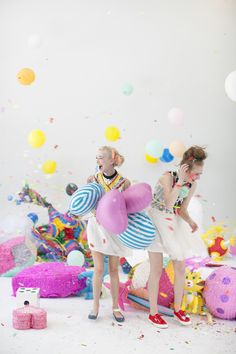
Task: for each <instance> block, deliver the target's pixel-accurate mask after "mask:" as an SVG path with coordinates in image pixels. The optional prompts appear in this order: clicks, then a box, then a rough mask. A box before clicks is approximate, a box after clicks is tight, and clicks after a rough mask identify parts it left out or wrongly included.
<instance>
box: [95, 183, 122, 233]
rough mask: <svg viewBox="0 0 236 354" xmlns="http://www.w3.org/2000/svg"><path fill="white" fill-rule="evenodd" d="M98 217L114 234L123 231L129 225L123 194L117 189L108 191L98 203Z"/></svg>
mask: <svg viewBox="0 0 236 354" xmlns="http://www.w3.org/2000/svg"><path fill="white" fill-rule="evenodd" d="M96 218H97V221H98V222H99V223H100V224H101V225H102V226H103V227H104V228H105V229H106V230H107V231H109V232H112V233H114V234H119V233H122V232H123V231H124V230H125V229H126V228H127V226H128V217H127V209H126V205H125V199H124V197H123V194H122V193H121V192H120V191H118V190H117V189H113V190H111V191H110V192H108V193H106V194H105V195H104V196H103V197H102V199H101V200H100V201H99V203H98V206H97V210H96Z"/></svg>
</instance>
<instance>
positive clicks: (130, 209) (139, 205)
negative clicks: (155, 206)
mask: <svg viewBox="0 0 236 354" xmlns="http://www.w3.org/2000/svg"><path fill="white" fill-rule="evenodd" d="M122 194H123V196H124V198H125V203H126V208H127V213H137V212H139V211H142V210H143V209H145V208H146V207H147V206H148V205H149V204H150V203H151V201H152V188H151V186H150V185H149V184H147V183H137V184H134V185H133V186H130V187H129V188H127V189H126V190H125V191H124V192H122Z"/></svg>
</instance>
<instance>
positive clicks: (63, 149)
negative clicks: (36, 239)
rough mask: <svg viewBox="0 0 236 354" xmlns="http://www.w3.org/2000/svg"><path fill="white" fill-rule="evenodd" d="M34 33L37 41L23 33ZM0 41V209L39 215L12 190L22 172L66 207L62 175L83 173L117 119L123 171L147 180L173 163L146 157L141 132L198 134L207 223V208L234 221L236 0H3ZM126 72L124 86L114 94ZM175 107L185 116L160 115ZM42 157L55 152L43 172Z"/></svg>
mask: <svg viewBox="0 0 236 354" xmlns="http://www.w3.org/2000/svg"><path fill="white" fill-rule="evenodd" d="M33 34H36V35H37V36H39V38H40V40H41V44H40V43H39V45H38V46H36V48H32V46H31V47H30V46H29V44H28V40H29V38H30V37H31V36H32V35H33ZM0 48H1V56H0V62H1V65H0V132H1V138H0V184H1V185H0V203H1V204H0V205H1V215H3V214H5V213H13V214H17V215H18V214H21V213H22V212H23V213H24V212H25V210H28V209H30V210H36V211H37V212H39V213H40V214H41V212H40V210H39V208H37V207H35V208H32V207H31V206H30V207H24V206H16V205H15V203H14V201H8V196H9V195H12V196H13V197H14V196H15V193H16V192H17V191H18V190H20V189H21V187H22V183H23V181H24V180H25V179H27V181H28V182H29V183H30V185H33V187H34V188H35V189H36V190H38V191H39V192H40V193H42V194H43V195H46V196H47V197H48V200H49V201H51V202H52V203H54V205H55V206H56V207H58V208H59V209H60V210H66V208H67V204H68V196H67V195H66V193H65V186H66V185H67V184H68V183H69V182H74V183H77V184H78V185H83V184H85V181H86V178H87V176H88V175H90V174H91V173H93V172H94V170H95V155H96V150H97V148H98V147H99V146H101V145H104V144H107V142H106V140H105V137H104V130H105V128H106V127H107V126H108V125H115V126H117V127H118V128H119V129H120V132H121V139H120V140H119V141H118V142H115V143H113V144H112V145H113V146H115V147H117V148H118V150H120V152H121V153H122V154H124V156H125V158H126V161H125V164H124V166H122V168H121V172H122V173H123V174H124V175H125V176H127V177H129V178H130V180H131V181H146V182H148V183H150V184H151V185H152V186H153V185H154V183H155V181H156V180H157V179H158V177H159V176H160V174H161V173H162V172H163V171H164V170H165V169H167V168H168V169H169V168H174V164H163V163H162V162H159V163H158V164H156V165H151V164H148V163H147V162H146V161H145V145H146V143H147V142H148V141H149V140H151V139H157V140H159V141H160V142H162V143H163V144H164V145H165V146H166V147H168V146H169V144H170V143H171V141H172V140H176V139H177V140H181V141H183V142H184V143H185V144H186V146H187V147H189V146H191V145H192V144H199V145H203V144H204V145H206V146H207V150H208V153H209V158H208V160H207V161H206V166H205V171H204V174H203V176H202V179H201V181H200V183H199V189H198V192H197V193H198V194H200V195H201V196H202V198H200V200H201V201H202V204H203V209H204V212H205V224H206V225H209V224H210V223H211V216H215V217H216V219H217V221H220V220H222V219H225V218H227V217H228V218H230V220H235V198H236V193H235V177H236V172H235V157H234V156H235V155H234V154H235V147H236V140H235V128H236V124H235V120H236V116H235V113H236V105H235V102H232V101H231V100H230V99H229V98H228V97H227V96H226V94H225V91H224V80H225V78H226V76H227V75H228V74H229V73H230V72H231V71H233V70H236V1H234V0H232V1H230V0H225V1H223V0H196V1H194V0H192V1H189V0H172V1H171V0H119V1H117V0H86V1H85V0H77V1H76V0H60V1H59V0H57V1H56V0H51V1H50V0H41V1H39V0H35V1H32V0H0ZM24 67H29V68H32V69H33V70H34V71H35V74H36V80H35V82H34V83H33V84H32V85H30V86H23V85H20V84H19V83H18V81H17V79H16V75H17V73H18V71H19V70H20V69H21V68H24ZM125 83H130V84H132V85H133V87H134V92H133V94H132V95H131V96H125V95H124V94H123V93H122V87H123V85H124V84H125ZM172 107H180V108H181V109H182V110H183V111H184V113H185V123H184V125H183V126H182V127H175V126H172V125H171V124H170V122H169V121H168V119H167V114H168V111H169V110H170V109H171V108H172ZM50 118H54V120H53V123H50ZM33 129H42V130H43V131H44V132H45V134H46V137H47V141H46V143H45V145H44V146H43V147H42V148H40V149H33V148H31V147H30V146H29V145H28V143H27V136H28V133H29V132H30V131H31V130H33ZM56 145H58V147H55V146H56ZM47 159H54V160H56V162H57V172H56V174H54V175H53V176H52V177H51V178H47V177H45V175H44V174H43V172H42V171H41V169H40V164H41V163H43V162H44V161H46V160H47ZM175 162H177V161H175ZM43 215H44V213H42V215H41V217H43Z"/></svg>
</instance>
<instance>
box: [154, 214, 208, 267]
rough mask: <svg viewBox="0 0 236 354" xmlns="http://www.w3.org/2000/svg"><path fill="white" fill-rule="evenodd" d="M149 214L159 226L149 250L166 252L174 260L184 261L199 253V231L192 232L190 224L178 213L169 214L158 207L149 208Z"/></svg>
mask: <svg viewBox="0 0 236 354" xmlns="http://www.w3.org/2000/svg"><path fill="white" fill-rule="evenodd" d="M148 215H149V217H150V218H151V219H152V221H153V223H154V224H155V226H156V228H157V233H156V237H155V239H154V241H153V242H152V244H151V245H150V246H149V248H148V249H147V250H148V251H149V252H160V253H166V254H168V255H169V256H170V258H171V259H173V260H178V261H182V260H184V259H187V258H190V257H193V256H195V255H197V253H199V252H198V251H197V250H196V246H197V245H198V244H199V242H200V243H201V244H202V241H201V239H200V237H199V232H194V233H192V231H191V228H190V226H189V225H188V224H187V223H186V222H185V221H184V220H183V219H182V218H181V217H180V216H178V215H175V214H170V213H169V214H168V213H166V212H163V211H160V210H158V209H156V208H151V209H149V210H148Z"/></svg>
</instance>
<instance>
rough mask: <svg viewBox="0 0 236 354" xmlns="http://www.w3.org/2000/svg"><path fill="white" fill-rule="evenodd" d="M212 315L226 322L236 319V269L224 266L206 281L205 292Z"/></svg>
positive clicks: (204, 295)
mask: <svg viewBox="0 0 236 354" xmlns="http://www.w3.org/2000/svg"><path fill="white" fill-rule="evenodd" d="M203 297H204V299H205V302H206V306H207V308H208V310H209V311H210V312H211V314H212V315H213V316H215V317H218V318H222V319H224V320H235V319H236V268H234V267H228V266H223V267H220V268H218V269H216V270H214V271H213V272H212V273H211V274H210V275H209V276H208V278H207V279H206V282H205V287H204V291H203Z"/></svg>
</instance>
